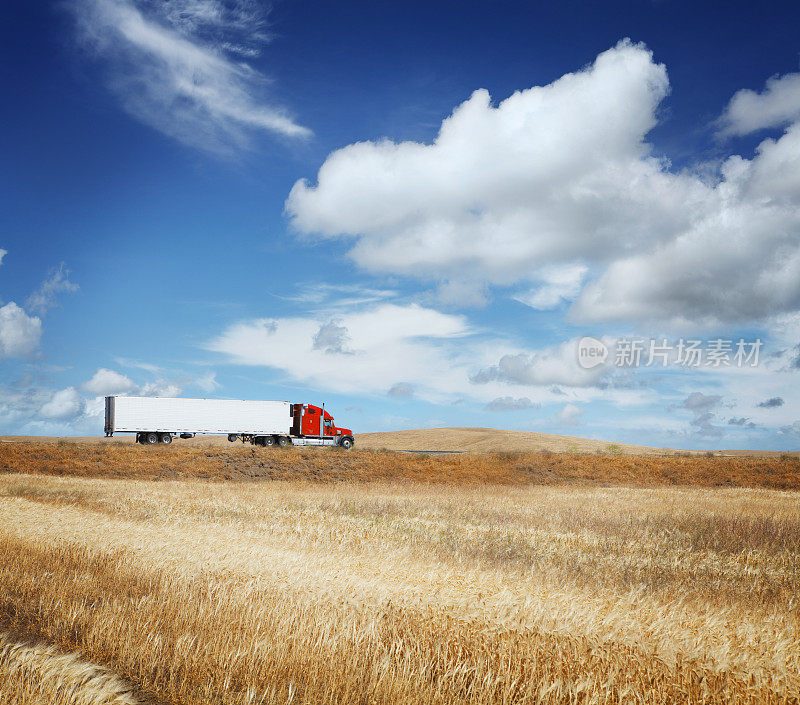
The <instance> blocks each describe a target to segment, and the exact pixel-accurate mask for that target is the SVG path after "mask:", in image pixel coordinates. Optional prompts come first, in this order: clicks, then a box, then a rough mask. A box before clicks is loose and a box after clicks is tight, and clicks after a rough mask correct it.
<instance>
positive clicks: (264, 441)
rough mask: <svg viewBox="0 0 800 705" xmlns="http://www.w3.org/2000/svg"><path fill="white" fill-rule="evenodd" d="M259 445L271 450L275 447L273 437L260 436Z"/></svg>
mask: <svg viewBox="0 0 800 705" xmlns="http://www.w3.org/2000/svg"><path fill="white" fill-rule="evenodd" d="M261 445H262V446H266V447H268V448H272V446H274V445H275V436H262V438H261Z"/></svg>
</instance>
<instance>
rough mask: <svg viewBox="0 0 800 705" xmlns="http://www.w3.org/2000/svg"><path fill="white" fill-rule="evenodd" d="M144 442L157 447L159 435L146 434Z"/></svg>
mask: <svg viewBox="0 0 800 705" xmlns="http://www.w3.org/2000/svg"><path fill="white" fill-rule="evenodd" d="M144 442H145V443H147V445H151V446H152V445H155V444H156V443H158V434H157V433H145V434H144Z"/></svg>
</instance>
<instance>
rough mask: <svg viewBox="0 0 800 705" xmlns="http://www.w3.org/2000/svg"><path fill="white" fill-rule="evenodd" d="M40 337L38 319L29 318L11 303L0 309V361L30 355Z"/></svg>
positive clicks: (40, 326)
mask: <svg viewBox="0 0 800 705" xmlns="http://www.w3.org/2000/svg"><path fill="white" fill-rule="evenodd" d="M41 337H42V321H41V319H40V318H38V317H37V316H29V315H28V314H27V313H25V311H23V310H22V309H21V308H20V307H19V306H17V304H15V303H14V302H13V301H11V302H9V303H7V304H6V305H5V306H2V307H0V359H2V358H4V357H25V356H26V355H30V354H32V353H33V352H34V351H35V350H36V348H37V347H39V340H40V339H41Z"/></svg>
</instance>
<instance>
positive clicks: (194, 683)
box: [0, 448, 800, 704]
mask: <svg viewBox="0 0 800 705" xmlns="http://www.w3.org/2000/svg"><path fill="white" fill-rule="evenodd" d="M3 450H4V451H5V450H6V449H5V448H3ZM60 450H61V449H59V451H60ZM136 450H139V451H140V457H149V458H150V461H148V462H153V463H158V462H162V463H165V464H167V465H170V463H171V462H173V461H174V458H175V457H176V456H175V455H174V454H170V451H171V450H172V449H163V451H164V452H163V454H161V455H160V456H156V455H149V454H148V452H149V451H151V450H153V449H136ZM131 457H133V456H126V457H125V458H124V459H119V458H117V459H116V462H118V463H123V462H128V463H131ZM245 457H246V456H245ZM269 457H270V458H271V459H272V460H271V461H270V462H272V463H274V465H270V471H271V472H274V473H285V472H288V471H287V470H286V468H284V466H283V465H282V463H284V462H286V464H287V467H288V466H289V465H291V464H292V463H294V464H295V465H300V466H303V467H305V468H306V469H305V470H304V472H302V473H300V472H297V473H296V474H295V475H294V477H296V478H301V479H299V480H297V481H294V482H258V483H252V482H241V483H221V482H203V481H197V480H190V481H186V480H182V481H175V480H165V481H160V482H155V483H154V482H150V481H141V480H135V481H134V480H118V479H97V478H93V477H86V476H83V477H77V476H71V477H53V476H44V475H41V474H40V475H16V474H7V475H0V519H1V520H2V521H0V626H2V628H5V629H9V630H13V631H14V632H15V633H25V634H27V635H29V636H30V638H33V639H38V640H42V641H46V642H47V643H50V644H53V645H54V646H55V647H57V648H59V649H60V650H62V651H74V650H77V651H80V652H81V653H82V654H83V655H84V658H87V659H89V660H91V661H92V662H94V663H97V664H102V665H103V666H104V667H105V668H108V669H111V670H112V671H113V672H114V673H116V674H118V676H119V677H121V678H124V679H125V681H127V682H129V683H131V684H132V685H133V686H134V687H135V689H136V692H137V693H139V694H141V695H142V696H143V697H147V698H149V699H151V700H152V701H153V702H157V703H165V704H166V703H258V702H264V703H286V702H292V703H365V704H366V703H387V704H389V703H467V702H469V703H487V704H488V703H512V702H513V703H516V702H520V703H523V702H530V703H535V702H544V703H568V702H569V703H623V702H624V703H630V702H642V703H644V702H647V703H683V702H692V703H699V702H705V703H798V693H800V605H798V596H797V595H798V591H797V588H798V584H800V502H798V498H800V495H798V494H796V493H794V492H782V491H775V490H764V489H706V488H700V487H677V488H675V487H661V488H655V489H643V488H636V487H628V488H625V487H613V488H606V487H598V486H585V485H584V486H574V485H573V486H567V485H566V484H565V483H566V480H564V483H562V484H560V485H558V486H543V485H530V484H526V483H524V482H522V481H518V482H516V481H515V482H516V484H505V485H499V484H489V485H479V484H477V479H476V478H478V477H479V476H480V474H481V473H484V474H485V473H486V472H489V470H487V468H494V469H493V470H491V472H494V473H495V475H494V476H496V477H500V478H503V477H506V478H508V477H511V478H516V477H517V474H515V473H522V472H523V471H522V470H520V469H518V468H517V469H516V470H512V468H514V467H516V465H515V464H517V465H518V464H522V465H524V464H525V463H527V462H530V459H529V458H527V456H525V457H522V458H517V457H514V458H506V459H502V458H496V457H491V456H487V458H488V459H486V460H484V461H482V462H485V463H486V465H481V464H476V465H469V464H468V465H466V466H464V465H460V464H459V463H462V462H464V460H463V459H462V458H461V457H460V456H459V457H456V458H446V459H445V458H437V459H420V458H416V459H415V458H408V459H407V461H408V463H409V464H408V466H405V465H403V466H402V468H401V469H399V470H397V471H396V474H395V476H397V477H401V478H405V480H406V481H404V482H402V483H396V482H388V481H386V479H385V478H386V476H387V470H386V468H384V467H382V466H381V464H382V463H385V464H387V465H391V463H392V462H393V461H394V460H397V461H398V462H402V463H405V462H406V456H396V455H394V454H367V453H364V454H361V455H358V454H355V453H354V454H344V453H342V454H339V455H335V454H324V453H317V454H312V453H300V454H296V453H292V452H290V453H283V454H281V453H277V454H276V455H273V456H269ZM157 458H158V459H157ZM170 458H172V460H170ZM287 458H288V459H289V460H285V461H284V459H287ZM320 458H322V459H323V460H319V459H320ZM325 459H327V462H329V463H334V464H336V463H343V464H344V465H342V466H341V467H338V466H337V467H336V468H333V469H330V470H329V472H330V473H331V475H332V477H335V478H337V479H341V476H343V475H344V474H346V473H348V472H352V473H354V474H355V475H356V476H357V477H359V478H360V479H361V480H366V479H369V477H371V478H372V479H373V481H371V482H366V481H362V482H358V483H355V482H317V481H312V482H309V481H308V480H309V479H312V480H315V479H319V478H318V476H317V475H315V474H314V473H312V472H311V470H315V471H317V472H319V473H321V474H322V475H323V476H324V475H325V472H324V468H323V467H322V466H323V464H324V462H325ZM370 459H372V462H373V463H375V464H376V467H375V468H374V469H373V471H372V475H371V476H366V473H367V471H366V470H365V469H363V468H364V465H365V464H367V465H368V464H369V461H370ZM548 460H553V461H554V462H558V461H560V462H562V464H564V463H566V465H569V463H570V462H571V460H570V459H569V458H567V459H563V458H562V459H558V458H552V459H551V458H548ZM601 460H605V459H601ZM612 460H613V461H614V463H617V462H623V461H624V459H622V458H617V457H614V458H610V459H609V462H610V461H612ZM684 460H688V459H682V458H681V459H675V461H676V462H678V461H679V462H683V461H684ZM692 460H693V461H696V462H699V463H701V464H703V463H706V462H712V460H706V459H692ZM0 462H6V463H8V460H7V459H6V460H4V461H0ZM15 462H21V461H20V460H19V458H17V459H16V460H15ZM72 462H74V461H72V460H70V461H69V462H67V460H65V459H64V458H63V457H61V456H58V457H54V458H50V459H49V460H43V464H46V463H52V464H53V465H52V466H51V467H50V470H48V472H50V471H52V470H53V469H54V468H55V467H56V463H61V465H58V467H64V464H65V463H66V464H67V465H69V463H72ZM95 462H97V463H99V462H100V460H97V459H94V458H93V457H87V458H86V459H85V467H86V469H87V473H86V474H87V475H91V474H92V472H91V468H93V467H95V465H94V463H95ZM201 462H202V461H201ZM207 462H208V463H209V464H208V465H206V466H203V467H204V469H203V472H206V471H210V467H211V464H212V463H218V462H221V461H220V459H219V458H211V459H208V461H207ZM475 462H476V463H477V461H475ZM713 462H715V463H716V462H720V459H713ZM776 462H777V461H776ZM442 463H444V464H443V465H442ZM348 464H349V465H348ZM148 467H149V466H148ZM576 467H578V466H576ZM614 467H617V466H616V465H615V466H614ZM621 467H623V468H624V467H628V466H625V465H623V466H621ZM765 467H767V468H772V466H771V465H768V466H765ZM775 467H778V466H775ZM498 468H501V469H498ZM772 469H773V470H774V468H772ZM140 470H141V468H139V467H136V466H133V465H132V466H131V467H130V468H129V471H130V472H134V473H138V472H139V471H140ZM424 470H425V471H429V472H434V473H435V474H437V477H438V480H439V482H438V484H433V485H432V484H422V483H415V482H408V481H407V480H408V478H409V477H413V476H415V473H421V472H423V471H424ZM116 471H117V470H114V472H116ZM574 471H575V470H574V469H573V470H570V471H569V472H574ZM459 472H471V473H473V475H472V476H471V477H472V478H473V479H475V480H476V481H475V482H472V481H470V482H467V483H462V482H457V483H452V484H445V483H444V482H443V478H444V477H446V476H451V477H453V476H455V477H458V476H459V475H458V473H459ZM545 472H547V471H546V470H545ZM604 472H606V473H607V472H610V471H609V470H606V471H604ZM615 472H622V470H621V469H619V468H618V469H617V470H615ZM637 472H639V473H640V474H639V475H638V477H640V478H641V472H644V471H643V470H641V469H639V470H637ZM764 473H765V474H769V473H767V472H766V470H764ZM391 476H392V475H391V474H389V477H391Z"/></svg>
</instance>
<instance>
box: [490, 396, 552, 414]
mask: <svg viewBox="0 0 800 705" xmlns="http://www.w3.org/2000/svg"><path fill="white" fill-rule="evenodd" d="M540 406H541V405H540V404H534V403H533V402H532V401H531V400H530V399H528V397H517V398H516V399H515V398H514V397H497V398H496V399H492V401H490V402H489V403H488V404H487V405H486V406H485V407H484V409H486V411H525V410H526V409H538V408H539V407H540Z"/></svg>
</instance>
